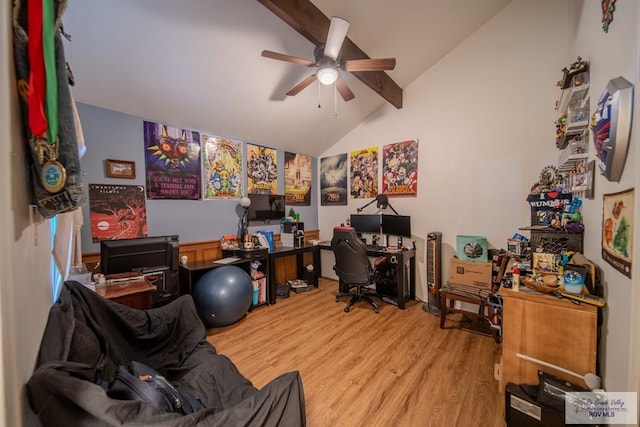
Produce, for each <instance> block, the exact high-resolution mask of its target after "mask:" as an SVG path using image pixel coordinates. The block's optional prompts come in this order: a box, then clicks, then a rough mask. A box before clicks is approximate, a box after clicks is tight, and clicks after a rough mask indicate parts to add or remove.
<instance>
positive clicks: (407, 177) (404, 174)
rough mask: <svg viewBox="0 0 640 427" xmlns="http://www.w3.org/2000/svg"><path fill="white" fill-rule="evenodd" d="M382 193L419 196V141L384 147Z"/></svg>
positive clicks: (413, 140)
mask: <svg viewBox="0 0 640 427" xmlns="http://www.w3.org/2000/svg"><path fill="white" fill-rule="evenodd" d="M382 192H383V193H384V194H387V195H389V196H412V197H416V196H417V195H418V141H417V140H415V139H412V140H409V141H402V142H398V143H395V144H388V145H385V146H384V147H382Z"/></svg>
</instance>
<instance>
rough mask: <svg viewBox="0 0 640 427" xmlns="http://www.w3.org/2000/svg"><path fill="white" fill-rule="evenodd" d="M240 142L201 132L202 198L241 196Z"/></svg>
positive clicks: (241, 161)
mask: <svg viewBox="0 0 640 427" xmlns="http://www.w3.org/2000/svg"><path fill="white" fill-rule="evenodd" d="M242 163H243V160H242V142H240V141H233V140H230V139H226V138H221V137H217V136H210V135H205V134H202V184H203V192H202V198H203V199H205V200H208V199H231V198H240V197H242V183H243V179H242V178H243V177H242V175H243V171H242Z"/></svg>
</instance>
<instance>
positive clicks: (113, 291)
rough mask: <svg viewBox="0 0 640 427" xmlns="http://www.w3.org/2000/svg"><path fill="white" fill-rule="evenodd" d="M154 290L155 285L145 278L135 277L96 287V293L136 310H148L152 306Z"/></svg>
mask: <svg viewBox="0 0 640 427" xmlns="http://www.w3.org/2000/svg"><path fill="white" fill-rule="evenodd" d="M155 291H156V288H155V286H153V285H152V284H151V283H149V281H148V280H147V279H135V280H130V281H127V282H119V283H112V284H110V285H105V286H99V287H96V293H97V294H98V295H102V296H103V297H104V298H106V299H108V300H111V301H114V302H117V303H120V304H122V305H126V306H127V307H131V308H137V309H138V310H148V309H150V308H151V307H152V304H153V293H154V292H155Z"/></svg>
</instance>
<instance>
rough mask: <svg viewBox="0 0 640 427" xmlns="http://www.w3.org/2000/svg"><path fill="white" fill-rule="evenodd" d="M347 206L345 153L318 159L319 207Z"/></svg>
mask: <svg viewBox="0 0 640 427" xmlns="http://www.w3.org/2000/svg"><path fill="white" fill-rule="evenodd" d="M346 204H347V153H344V154H338V155H335V156H331V157H325V158H323V159H320V205H321V206H331V205H346Z"/></svg>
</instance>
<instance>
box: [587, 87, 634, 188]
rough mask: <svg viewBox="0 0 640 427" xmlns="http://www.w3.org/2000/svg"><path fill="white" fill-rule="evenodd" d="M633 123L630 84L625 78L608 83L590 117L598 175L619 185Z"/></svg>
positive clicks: (631, 88) (631, 89)
mask: <svg viewBox="0 0 640 427" xmlns="http://www.w3.org/2000/svg"><path fill="white" fill-rule="evenodd" d="M632 120H633V85H632V84H631V83H630V82H629V81H627V80H626V79H625V78H624V77H616V78H615V79H611V80H609V83H608V84H607V88H606V89H605V90H604V91H603V92H602V96H601V97H600V101H598V106H597V108H596V111H595V112H594V113H593V115H592V118H591V130H592V132H593V144H594V146H595V149H596V157H597V159H598V167H599V168H600V172H601V173H602V175H604V176H605V178H607V179H608V180H609V181H615V182H619V181H620V177H621V176H622V171H623V169H624V164H625V162H626V160H627V152H628V151H629V142H630V140H631V123H632Z"/></svg>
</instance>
